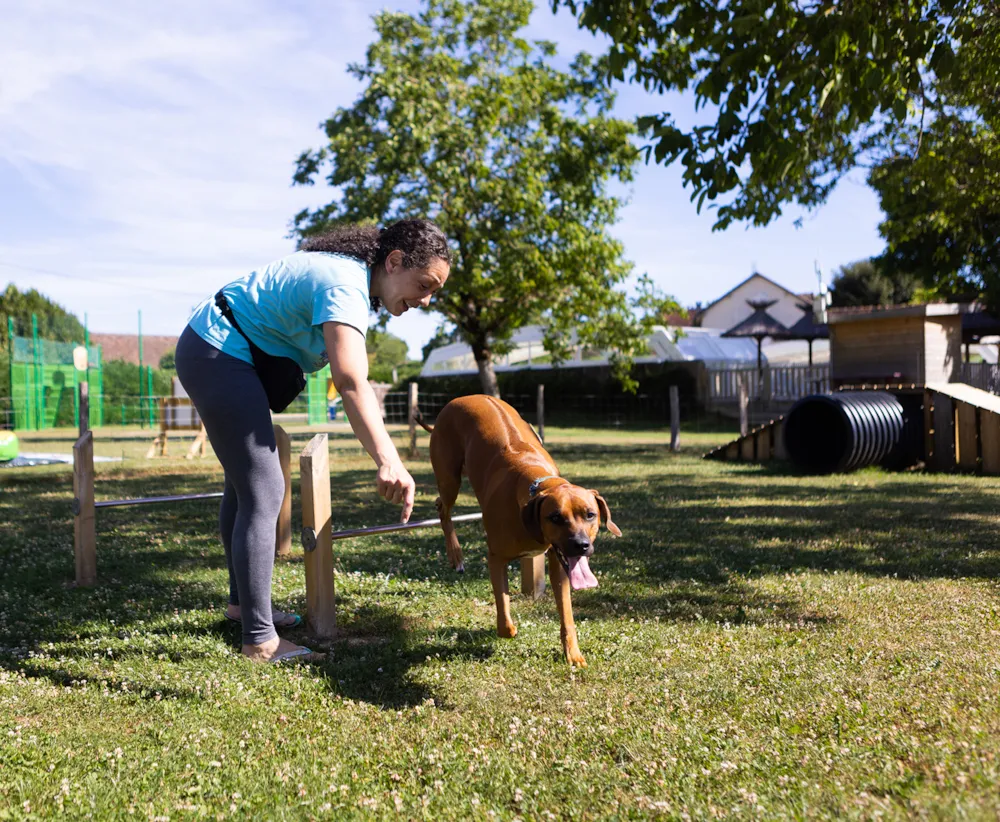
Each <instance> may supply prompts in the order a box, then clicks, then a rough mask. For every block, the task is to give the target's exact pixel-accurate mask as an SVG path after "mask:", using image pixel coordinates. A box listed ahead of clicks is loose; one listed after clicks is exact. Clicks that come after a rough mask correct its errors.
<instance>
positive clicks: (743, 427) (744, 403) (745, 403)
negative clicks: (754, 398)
mask: <svg viewBox="0 0 1000 822" xmlns="http://www.w3.org/2000/svg"><path fill="white" fill-rule="evenodd" d="M737 391H738V392H739V394H738V395H739V404H740V436H741V437H745V436H746V435H747V433H748V432H749V431H750V396H749V394H750V392H749V388H748V386H747V376H746V374H745V373H744V374H740V378H739V385H738V386H737Z"/></svg>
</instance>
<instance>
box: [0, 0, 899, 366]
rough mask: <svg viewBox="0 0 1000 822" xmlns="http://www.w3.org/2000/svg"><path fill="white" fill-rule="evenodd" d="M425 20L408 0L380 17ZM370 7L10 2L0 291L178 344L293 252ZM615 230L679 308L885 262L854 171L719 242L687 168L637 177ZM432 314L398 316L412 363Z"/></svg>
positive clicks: (626, 109) (686, 105) (590, 43)
mask: <svg viewBox="0 0 1000 822" xmlns="http://www.w3.org/2000/svg"><path fill="white" fill-rule="evenodd" d="M383 7H385V8H393V9H399V10H403V11H414V10H416V9H417V7H418V4H417V3H416V2H411V1H410V0H400V1H399V2H396V3H386V4H383ZM376 8H377V6H376V5H375V4H373V3H365V2H351V1H349V0H325V1H324V2H320V0H293V1H292V2H277V1H276V0H275V2H263V1H260V0H213V2H211V3H204V2H201V0H172V2H170V3H165V4H164V3H160V4H157V3H147V2H141V1H140V0H123V1H122V2H115V3H110V2H105V3H101V2H96V1H95V2H90V3H79V2H69V0H36V2H32V3H19V4H12V5H8V7H7V8H6V10H5V12H4V17H5V20H4V25H3V26H2V27H0V285H5V284H6V283H8V282H13V283H14V284H15V285H17V286H18V287H19V288H22V289H25V288H29V287H34V288H37V289H39V290H40V291H42V292H43V293H45V294H47V295H49V296H50V297H52V298H53V299H54V300H56V301H57V302H59V303H60V304H61V305H63V306H64V307H65V308H67V309H68V310H70V311H72V312H73V313H75V314H77V315H78V316H79V317H80V318H81V319H83V316H84V314H86V315H87V317H88V320H89V325H90V328H91V329H92V330H94V331H103V332H121V333H127V332H134V331H135V329H136V325H137V312H138V311H139V310H140V309H141V310H142V321H143V331H144V333H148V334H178V333H180V331H181V329H182V328H183V326H184V322H185V320H186V319H187V316H188V313H189V312H190V310H191V308H192V306H193V305H194V304H196V303H197V302H198V301H200V300H201V299H202V298H204V297H206V296H208V295H209V294H211V293H214V292H215V290H216V289H217V288H218V287H219V286H220V285H223V284H224V283H226V282H228V281H230V280H232V279H235V278H237V277H240V276H243V275H244V274H246V273H247V272H249V271H251V270H253V269H254V268H255V267H257V266H259V265H261V264H263V263H266V262H268V261H269V260H272V259H274V258H276V257H280V256H282V255H284V254H286V253H288V252H290V251H291V250H292V249H293V242H292V241H291V240H289V239H288V238H287V236H286V235H287V233H288V223H289V220H290V219H291V217H292V215H294V214H295V213H296V212H297V211H299V210H300V209H302V208H303V207H307V206H316V205H319V204H321V203H324V202H327V201H329V200H330V199H331V192H330V191H329V190H328V189H324V188H323V187H322V186H316V187H313V188H305V187H292V186H291V175H292V171H293V164H294V160H295V158H296V157H297V156H298V154H299V153H300V152H301V151H302V150H303V149H306V148H312V147H315V146H318V145H320V143H321V137H322V135H321V133H320V131H319V124H320V123H321V122H322V121H323V120H325V119H326V117H327V116H329V115H330V114H331V113H332V112H333V111H334V110H335V109H336V108H337V107H339V106H348V105H350V104H351V103H352V102H353V100H354V99H355V97H356V96H357V94H358V91H359V86H358V85H357V83H356V82H355V81H354V80H353V79H352V78H351V77H349V76H348V75H347V73H346V66H347V64H348V63H350V62H356V61H361V60H363V57H364V50H365V47H366V46H367V44H368V43H369V42H370V41H371V40H372V38H373V29H372V24H371V15H372V14H373V13H374V11H375V10H376ZM528 34H529V36H534V37H538V38H545V39H549V40H553V41H555V42H556V43H557V44H558V45H559V49H560V58H562V59H565V60H567V61H568V60H569V58H570V57H571V56H572V55H573V54H574V53H576V52H577V51H579V50H581V49H587V50H591V51H595V52H596V51H600V50H601V41H599V40H596V39H594V38H593V37H591V36H590V35H589V34H587V33H585V32H581V31H580V30H579V29H578V28H577V26H576V24H575V21H574V20H573V18H572V17H571V16H570V15H569V14H567V13H565V12H563V13H560V14H558V15H554V14H552V12H551V11H550V10H549V8H548V6H547V5H543V6H540V7H539V8H538V9H537V10H536V12H535V14H534V16H533V18H532V23H531V27H530V30H529V32H528ZM664 110H670V111H673V112H674V113H675V114H676V115H677V117H678V119H679V120H680V121H681V122H684V121H687V120H688V119H689V118H690V117H691V116H693V102H692V99H691V98H690V97H687V96H680V95H671V96H670V97H666V98H665V97H659V96H654V95H647V94H646V93H645V92H643V91H642V90H641V89H639V88H635V87H629V86H622V87H621V88H620V89H619V97H618V104H617V107H616V114H617V115H618V116H621V117H632V116H635V115H636V114H642V113H651V112H658V111H664ZM629 196H630V201H629V203H628V205H627V206H626V207H625V208H624V209H623V210H622V212H621V221H620V223H619V224H618V225H617V226H616V227H615V229H614V233H615V234H616V236H618V237H619V238H620V239H621V240H622V241H623V242H624V244H625V249H626V255H627V257H628V258H629V259H630V260H632V261H633V262H634V263H635V270H636V273H637V274H638V273H642V272H647V273H649V274H650V276H651V277H652V278H653V279H654V280H655V281H656V283H657V284H658V285H659V286H660V288H661V289H662V290H664V291H666V292H667V293H670V294H673V295H674V296H675V297H676V298H677V299H678V300H680V301H681V302H682V303H683V304H685V305H693V304H694V303H695V302H697V301H701V302H703V303H707V302H710V301H711V300H713V299H715V298H716V297H718V296H721V295H722V294H723V293H725V292H726V291H728V290H729V289H730V288H732V287H733V286H734V285H736V284H737V283H739V282H740V281H742V280H743V279H744V278H745V277H747V276H748V275H749V274H750V273H751V271H752V270H754V268H756V269H757V270H759V271H760V272H762V273H764V274H766V275H768V276H769V277H771V278H772V279H775V280H777V281H778V282H780V283H781V284H782V285H785V286H786V287H788V288H790V289H792V290H795V291H812V290H814V289H815V286H816V276H815V273H814V261H815V262H816V263H818V264H819V266H820V268H821V269H822V271H823V272H824V275H825V277H826V279H827V280H828V281H829V278H830V276H831V275H832V272H833V271H834V270H835V269H836V268H837V267H838V266H840V265H842V264H844V263H848V262H852V261H854V260H856V259H860V258H863V257H866V256H869V255H871V254H874V253H877V252H878V251H880V250H881V248H882V242H881V240H880V238H879V236H878V232H877V224H878V222H879V219H880V211H879V208H878V203H877V200H876V198H875V196H874V195H873V194H872V192H871V191H870V190H869V189H868V188H867V187H866V186H865V185H864V182H863V178H862V177H861V175H860V174H858V175H856V176H855V177H854V178H852V179H848V180H846V181H845V182H843V183H841V185H840V186H839V187H838V188H837V190H836V191H835V192H834V194H833V196H832V197H831V199H830V201H829V202H828V203H827V204H826V205H825V206H823V207H822V208H821V209H819V210H818V211H816V212H813V213H810V214H805V215H804V217H803V225H802V227H801V228H796V227H795V226H794V221H795V219H796V218H797V217H799V216H803V215H802V214H801V213H800V212H798V211H796V210H794V209H790V210H789V211H788V213H786V215H785V216H784V217H782V218H781V219H779V220H777V221H776V222H774V223H772V224H771V225H769V226H768V227H766V228H762V229H761V228H758V229H755V228H747V227H744V226H735V227H732V228H730V229H728V230H727V231H725V232H712V230H711V226H712V214H711V212H708V211H705V212H703V213H702V214H701V215H698V214H697V213H696V212H695V209H694V206H693V205H692V204H691V203H690V202H689V197H688V193H687V192H686V191H685V190H684V189H683V188H682V186H681V178H680V170H679V168H676V167H673V168H663V167H661V166H655V165H648V166H646V165H644V166H641V167H640V168H639V170H638V174H637V178H636V181H635V183H634V184H633V186H632V188H631V192H630V195H629ZM438 320H439V317H437V316H435V315H433V314H416V312H410V314H409V315H407V316H405V317H402V318H400V319H394V320H392V321H390V324H389V330H390V331H391V332H393V333H395V334H397V335H399V336H401V337H403V338H404V339H405V340H406V341H407V343H408V344H409V345H410V350H411V354H414V355H416V354H418V353H419V349H420V346H421V345H422V344H423V343H424V342H425V341H426V340H427V339H428V338H429V337H430V336H431V334H432V333H433V331H434V328H435V327H436V325H437V323H438Z"/></svg>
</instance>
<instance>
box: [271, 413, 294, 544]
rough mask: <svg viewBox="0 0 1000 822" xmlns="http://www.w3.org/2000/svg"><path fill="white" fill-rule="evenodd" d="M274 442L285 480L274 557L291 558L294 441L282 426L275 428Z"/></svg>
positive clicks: (275, 534) (275, 536) (275, 535)
mask: <svg viewBox="0 0 1000 822" xmlns="http://www.w3.org/2000/svg"><path fill="white" fill-rule="evenodd" d="M274 440H275V442H276V443H277V446H278V460H279V461H280V462H281V475H282V476H283V477H284V478H285V496H284V498H283V499H282V501H281V511H280V513H279V514H278V526H277V528H276V530H275V533H274V555H275V556H276V557H289V556H291V555H292V441H291V440H290V439H289V438H288V433H287V432H286V431H285V429H284V428H282V427H281V426H280V425H276V426H274Z"/></svg>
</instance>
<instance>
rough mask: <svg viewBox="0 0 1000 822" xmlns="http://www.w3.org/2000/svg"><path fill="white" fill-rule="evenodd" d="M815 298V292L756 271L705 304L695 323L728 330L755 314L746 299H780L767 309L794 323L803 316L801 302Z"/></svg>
mask: <svg viewBox="0 0 1000 822" xmlns="http://www.w3.org/2000/svg"><path fill="white" fill-rule="evenodd" d="M812 299H813V295H812V294H796V293H795V292H794V291H789V290H788V289H787V288H785V287H784V286H782V285H778V283H776V282H775V281H774V280H771V279H768V278H767V277H765V276H764V275H763V274H759V273H757V272H754V273H753V274H751V275H750V276H749V277H747V278H746V279H745V280H744V281H743V282H741V283H740V284H739V285H737V286H736V287H735V288H732V289H730V290H729V291H727V292H726V293H725V294H723V295H722V296H721V297H719V299H717V300H715V301H714V302H711V303H709V304H708V305H707V306H705V307H704V308H703V309H702V310H701V312H700V313H699V314H698V316H697V318H696V320H695V323H696V325H700V326H701V327H702V328H721V329H723V330H726V329H728V328H732V327H733V326H734V325H736V324H737V323H740V322H742V321H743V320H745V319H746V318H747V317H749V316H750V315H751V314H753V309H752V308H751V307H750V305H749V303H748V302H747V300H754V301H757V300H777V302H776V303H775V304H774V305H772V306H771V307H770V308H768V309H767V313H768V314H770V315H771V316H772V317H774V319H776V320H777V321H778V322H779V323H781V324H782V325H785V326H788V327H791V326H793V325H795V323H797V322H798V321H799V320H800V319H801V318H802V308H801V306H802V305H809V306H810V307H811V306H812Z"/></svg>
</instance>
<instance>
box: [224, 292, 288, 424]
mask: <svg viewBox="0 0 1000 822" xmlns="http://www.w3.org/2000/svg"><path fill="white" fill-rule="evenodd" d="M215 304H216V305H217V306H218V308H219V311H221V312H222V316H223V317H225V318H226V319H227V320H229V323H230V325H232V327H233V328H235V329H236V330H237V331H238V332H239V333H240V335H241V336H242V337H243V339H245V340H246V341H247V342H248V343H250V356H251V357H252V358H253V367H254V370H255V371H256V372H257V376H258V377H260V382H261V385H263V386H264V393H265V394H267V404H268V405H269V406H270V407H271V410H272V411H273V412H274V413H275V414H280V413H281V412H282V411H284V410H285V409H286V408H288V406H289V404H290V403H291V402H292V400H294V399H295V398H296V397H297V396H298V395H299V394H301V393H302V389H303V388H305V387H306V378H305V375H304V374H303V373H302V369H301V368H300V367H299V364H298V363H297V362H295V360H292V359H290V358H288V357H275V356H274V355H273V354H268V353H267V352H266V351H263V350H262V349H261V348H259V347H258V346H257V345H255V344H254V341H253V340H251V339H250V338H249V337H248V336H247V335H246V334H244V333H243V329H242V328H240V326H239V324H238V323H237V322H236V317H234V316H233V309H231V308H230V307H229V303H228V302H226V297H225V295H224V294H223V293H222V292H221V291H220V292H219V293H218V294H216V295H215Z"/></svg>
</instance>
